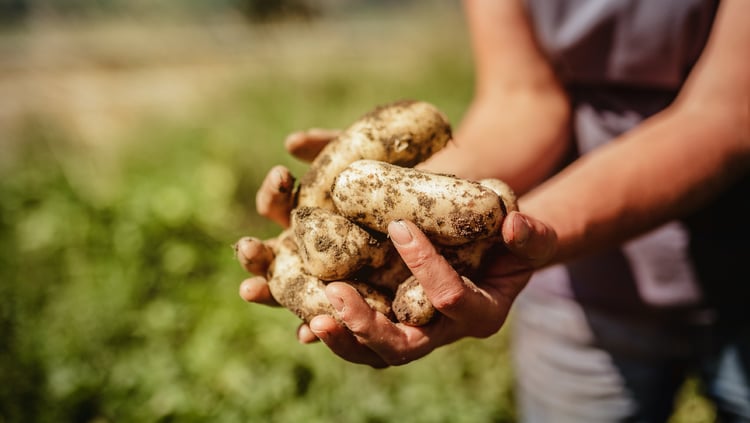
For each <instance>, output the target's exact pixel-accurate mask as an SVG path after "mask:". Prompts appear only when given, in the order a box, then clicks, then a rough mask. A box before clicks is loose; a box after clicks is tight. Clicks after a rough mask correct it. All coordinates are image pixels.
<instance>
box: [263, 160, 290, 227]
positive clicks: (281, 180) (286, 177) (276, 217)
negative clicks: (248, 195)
mask: <svg viewBox="0 0 750 423" xmlns="http://www.w3.org/2000/svg"><path fill="white" fill-rule="evenodd" d="M255 207H256V208H257V209H258V214H260V215H261V216H265V217H267V218H269V219H271V220H273V221H274V222H276V223H278V224H279V225H281V226H283V227H285V228H286V227H288V226H289V212H290V211H291V210H292V208H293V207H294V176H292V174H291V172H289V169H287V168H286V167H284V166H281V165H278V166H274V167H273V168H272V169H271V170H270V171H269V172H268V174H266V177H265V179H263V183H261V185H260V188H259V189H258V193H257V194H256V196H255Z"/></svg>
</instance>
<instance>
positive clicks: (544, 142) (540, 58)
mask: <svg viewBox="0 0 750 423" xmlns="http://www.w3.org/2000/svg"><path fill="white" fill-rule="evenodd" d="M464 6H465V11H466V19H467V20H468V21H469V28H470V29H471V42H472V50H473V52H474V58H475V68H476V86H475V95H474V100H473V102H472V104H471V106H470V107H469V109H468V110H467V113H466V115H465V116H464V119H463V121H462V122H461V125H460V126H459V127H458V129H457V130H456V131H455V140H454V142H452V143H450V144H449V145H448V147H447V148H445V149H444V150H443V151H441V152H439V153H438V154H437V155H436V156H435V157H433V158H432V159H430V160H429V161H428V162H427V163H426V164H425V166H424V167H426V168H429V169H431V170H435V171H440V172H445V173H453V174H456V175H458V176H461V177H465V178H469V179H481V178H489V177H493V178H499V179H502V180H504V181H506V182H508V183H509V184H510V185H511V186H512V187H513V188H514V189H515V190H516V191H518V192H519V193H522V192H526V191H527V190H528V189H530V188H531V187H532V186H534V185H536V184H538V183H539V182H541V181H542V180H543V179H545V178H546V177H547V176H549V174H550V173H551V172H552V170H553V169H554V168H555V166H556V165H557V163H558V162H559V161H560V159H561V158H562V156H563V155H564V153H565V152H566V149H567V145H568V144H567V142H566V141H567V139H568V120H569V116H570V109H569V104H568V99H567V97H566V95H565V93H564V91H563V89H562V87H561V85H560V83H559V82H558V80H557V78H556V76H555V73H554V71H553V69H552V68H551V66H550V65H549V63H548V62H547V60H546V58H545V56H544V54H543V53H542V52H541V50H540V49H539V47H538V45H537V42H536V39H535V38H534V34H533V31H532V29H531V24H530V22H529V20H528V17H527V16H526V14H525V11H524V8H523V4H522V2H521V1H519V0H503V1H495V0H466V1H465V2H464Z"/></svg>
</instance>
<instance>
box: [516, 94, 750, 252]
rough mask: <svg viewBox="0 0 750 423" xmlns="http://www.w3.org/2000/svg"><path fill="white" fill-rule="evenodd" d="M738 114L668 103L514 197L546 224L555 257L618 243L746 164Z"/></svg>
mask: <svg viewBox="0 0 750 423" xmlns="http://www.w3.org/2000/svg"><path fill="white" fill-rule="evenodd" d="M747 125H748V119H747V118H746V117H743V116H742V113H722V112H720V111H719V112H714V113H711V112H707V111H705V110H704V109H702V108H700V107H691V106H681V105H677V106H673V107H671V108H670V109H667V110H666V111H664V112H663V113H661V114H659V115H657V116H655V117H653V118H652V119H650V120H649V121H647V122H646V123H644V125H642V126H641V127H640V128H639V129H637V130H635V131H633V132H631V133H629V134H627V135H625V136H623V137H622V138H621V139H619V140H616V141H614V142H612V143H610V144H608V145H606V146H604V147H602V148H600V149H598V150H595V151H594V152H592V153H589V154H588V155H587V156H584V157H582V158H581V159H579V160H578V161H577V162H575V163H574V164H572V165H571V166H569V167H568V168H566V169H565V170H564V171H563V172H561V173H559V174H558V175H556V176H555V177H554V178H552V179H550V180H549V181H547V182H546V183H544V184H543V185H541V186H539V187H538V188H537V189H535V190H533V191H532V192H530V193H529V194H528V195H526V196H524V197H522V198H521V200H520V207H521V210H522V211H524V212H526V213H529V214H530V215H533V216H534V217H536V218H539V219H541V220H542V221H545V222H547V223H548V224H550V225H551V226H552V227H553V228H554V229H555V231H556V232H557V235H558V239H559V244H558V252H557V256H556V258H555V261H562V260H566V259H569V258H573V257H577V256H580V255H583V254H587V253H590V252H593V251H595V250H597V249H600V248H604V247H611V246H614V245H617V244H619V243H621V242H623V241H625V240H627V239H629V238H631V237H633V236H636V235H638V234H640V233H643V232H645V231H647V230H649V229H652V228H655V227H656V226H658V225H659V224H662V223H665V222H667V221H669V220H671V219H675V218H680V217H683V216H685V215H687V214H688V213H690V212H692V211H694V210H696V209H697V208H698V207H700V206H702V205H705V204H707V203H708V202H709V201H711V199H712V198H714V197H715V196H716V195H717V193H719V192H720V191H721V190H722V189H725V188H726V187H727V186H728V185H729V184H731V183H732V182H733V181H734V180H736V179H737V178H738V177H739V176H741V175H742V174H744V173H745V172H747V171H748V170H749V169H750V140H748V139H747V128H748V126H747Z"/></svg>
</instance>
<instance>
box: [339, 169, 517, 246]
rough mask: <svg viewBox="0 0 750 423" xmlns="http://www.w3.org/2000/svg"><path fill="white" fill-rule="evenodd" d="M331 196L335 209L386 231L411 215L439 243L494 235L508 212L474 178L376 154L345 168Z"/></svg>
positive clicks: (370, 226)
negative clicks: (383, 158) (407, 164)
mask: <svg viewBox="0 0 750 423" xmlns="http://www.w3.org/2000/svg"><path fill="white" fill-rule="evenodd" d="M331 196H332V198H333V203H334V204H335V205H336V209H337V210H338V211H339V212H340V213H341V214H343V215H344V216H346V217H348V218H349V219H351V220H353V221H355V222H357V223H360V224H362V225H364V226H367V227H369V228H371V229H374V230H377V231H380V232H387V227H388V223H390V222H391V221H393V220H397V219H409V220H411V221H413V222H414V223H415V224H416V225H417V226H418V227H419V228H420V229H421V230H422V231H423V232H425V234H426V235H427V236H428V237H429V238H430V239H431V240H433V241H434V242H437V243H439V244H443V245H461V244H466V243H468V242H471V241H475V240H478V239H482V238H489V237H492V236H494V235H496V234H498V233H499V232H500V227H501V225H502V222H503V219H504V217H505V214H506V211H505V205H504V204H503V201H502V199H501V198H500V197H499V196H498V195H497V194H496V193H495V192H494V191H493V190H491V189H489V188H487V187H485V186H483V185H481V184H480V183H478V182H473V181H469V180H465V179H459V178H455V177H452V176H449V175H441V174H436V173H430V172H426V171H422V170H418V169H411V168H403V167H399V166H394V165H391V164H388V163H383V162H378V161H374V160H358V161H356V162H354V163H352V164H351V165H349V166H348V167H347V168H346V169H344V170H343V171H342V172H341V173H340V174H339V175H338V176H337V177H336V178H335V180H334V182H333V186H332V187H331Z"/></svg>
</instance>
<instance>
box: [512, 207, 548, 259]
mask: <svg viewBox="0 0 750 423" xmlns="http://www.w3.org/2000/svg"><path fill="white" fill-rule="evenodd" d="M502 234H503V241H504V242H505V245H506V247H507V248H508V250H510V252H511V253H513V254H514V255H515V256H516V257H518V258H520V259H525V260H526V261H527V262H528V263H529V264H530V265H531V266H533V267H535V268H538V267H542V266H544V265H546V264H548V263H549V262H551V261H552V259H553V258H554V256H555V252H556V251H557V234H556V233H555V230H554V229H552V228H551V227H550V226H549V225H547V224H545V223H544V222H542V221H540V220H537V219H534V218H532V217H531V216H528V215H525V214H523V213H520V212H516V211H513V212H510V214H508V216H507V217H506V218H505V221H504V222H503V227H502Z"/></svg>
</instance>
